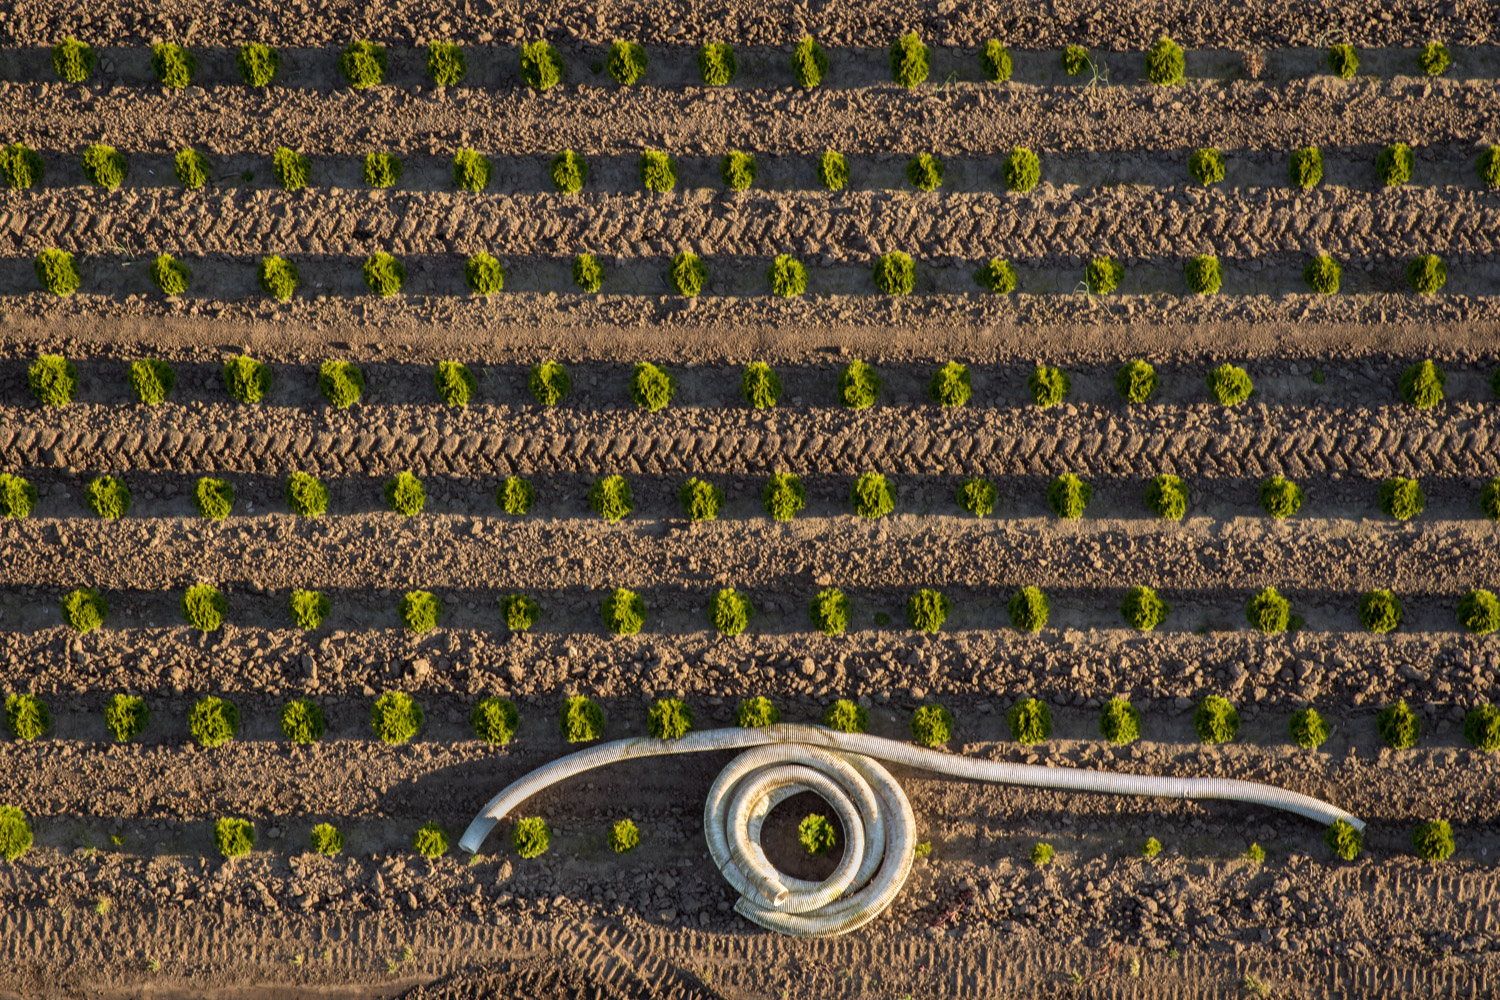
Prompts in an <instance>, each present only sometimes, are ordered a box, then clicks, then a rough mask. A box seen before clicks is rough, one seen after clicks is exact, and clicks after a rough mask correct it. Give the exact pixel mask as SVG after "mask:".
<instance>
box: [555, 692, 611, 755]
mask: <svg viewBox="0 0 1500 1000" xmlns="http://www.w3.org/2000/svg"><path fill="white" fill-rule="evenodd" d="M557 723H558V728H560V729H561V730H562V736H563V739H565V740H567V741H568V742H569V743H587V742H589V741H591V740H597V739H598V738H599V737H601V736H603V735H604V709H602V708H600V707H599V706H598V705H596V704H594V702H592V701H590V700H589V699H587V698H584V697H582V696H581V695H575V696H574V697H571V698H568V699H567V700H566V701H564V702H563V706H562V711H561V712H560V713H559V714H558V717H557Z"/></svg>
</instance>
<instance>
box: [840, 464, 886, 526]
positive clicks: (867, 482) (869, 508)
mask: <svg viewBox="0 0 1500 1000" xmlns="http://www.w3.org/2000/svg"><path fill="white" fill-rule="evenodd" d="M849 502H850V503H851V504H853V505H854V513H856V514H858V515H859V516H860V517H864V518H869V519H870V520H875V519H877V518H881V517H885V515H887V514H889V513H890V512H891V511H893V510H895V509H896V490H895V487H893V486H892V485H891V482H890V480H889V479H886V478H885V476H883V475H881V474H880V473H878V472H866V473H865V474H864V475H862V476H860V477H859V478H858V479H856V480H855V481H854V488H853V489H852V490H851V491H850V494H849Z"/></svg>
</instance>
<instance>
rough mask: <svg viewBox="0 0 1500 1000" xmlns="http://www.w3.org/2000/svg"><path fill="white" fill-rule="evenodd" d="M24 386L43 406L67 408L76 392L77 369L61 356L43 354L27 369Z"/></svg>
mask: <svg viewBox="0 0 1500 1000" xmlns="http://www.w3.org/2000/svg"><path fill="white" fill-rule="evenodd" d="M26 386H27V388H29V389H30V390H31V394H32V395H33V396H35V397H36V398H37V401H38V402H40V403H41V404H42V405H43V406H67V405H68V404H69V403H71V402H72V401H73V394H74V393H76V392H77V391H78V369H77V368H75V367H73V362H71V361H69V360H68V359H67V358H65V357H63V356H62V355H61V354H43V355H41V356H40V357H38V358H37V359H36V360H35V361H33V362H32V363H31V366H30V367H29V368H27V370H26Z"/></svg>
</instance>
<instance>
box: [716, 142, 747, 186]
mask: <svg viewBox="0 0 1500 1000" xmlns="http://www.w3.org/2000/svg"><path fill="white" fill-rule="evenodd" d="M719 177H720V179H722V180H723V181H724V186H725V187H727V188H729V189H730V190H731V191H744V190H745V189H747V188H748V187H750V185H751V184H754V183H755V156H754V154H752V153H742V152H740V151H739V150H737V149H736V150H730V151H729V152H728V153H725V154H724V158H723V159H722V160H720V161H719Z"/></svg>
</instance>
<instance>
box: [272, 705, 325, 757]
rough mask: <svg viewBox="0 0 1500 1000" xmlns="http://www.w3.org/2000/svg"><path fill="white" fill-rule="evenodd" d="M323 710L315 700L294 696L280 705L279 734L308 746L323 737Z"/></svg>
mask: <svg viewBox="0 0 1500 1000" xmlns="http://www.w3.org/2000/svg"><path fill="white" fill-rule="evenodd" d="M323 729H324V726H323V710H322V709H321V708H319V707H318V703H317V702H315V701H309V700H308V699H306V698H294V699H292V700H291V701H289V702H287V703H286V704H285V705H283V706H282V707H281V735H283V736H285V737H286V738H287V739H289V740H291V741H292V742H293V743H297V744H300V745H302V746H310V745H311V744H313V743H316V742H318V741H319V740H321V739H322V738H323Z"/></svg>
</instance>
